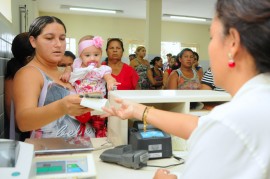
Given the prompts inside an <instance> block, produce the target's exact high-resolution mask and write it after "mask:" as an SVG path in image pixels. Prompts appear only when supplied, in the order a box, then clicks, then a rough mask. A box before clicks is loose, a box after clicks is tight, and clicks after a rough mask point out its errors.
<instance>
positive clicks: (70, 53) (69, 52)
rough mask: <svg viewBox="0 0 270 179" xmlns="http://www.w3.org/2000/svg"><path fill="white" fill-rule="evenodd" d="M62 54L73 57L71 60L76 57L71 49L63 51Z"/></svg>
mask: <svg viewBox="0 0 270 179" xmlns="http://www.w3.org/2000/svg"><path fill="white" fill-rule="evenodd" d="M64 56H66V57H71V58H72V59H73V61H74V60H75V58H76V56H75V55H74V54H73V53H72V52H71V51H68V50H66V51H65V53H64Z"/></svg>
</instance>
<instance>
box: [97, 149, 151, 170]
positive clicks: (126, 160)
mask: <svg viewBox="0 0 270 179" xmlns="http://www.w3.org/2000/svg"><path fill="white" fill-rule="evenodd" d="M99 158H100V159H101V160H102V161H104V162H109V163H116V164H119V165H122V166H125V167H128V168H133V169H139V168H142V167H144V166H146V164H147V161H148V152H147V151H146V150H132V147H131V145H120V146H117V147H115V148H113V149H108V150H106V151H104V152H103V153H102V154H101V155H100V157H99Z"/></svg>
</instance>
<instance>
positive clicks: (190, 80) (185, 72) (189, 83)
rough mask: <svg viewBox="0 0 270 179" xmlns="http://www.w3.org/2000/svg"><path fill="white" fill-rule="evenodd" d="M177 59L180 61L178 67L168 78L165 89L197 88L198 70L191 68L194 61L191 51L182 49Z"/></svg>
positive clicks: (198, 85) (198, 83)
mask: <svg viewBox="0 0 270 179" xmlns="http://www.w3.org/2000/svg"><path fill="white" fill-rule="evenodd" d="M177 60H179V62H180V63H181V66H180V68H178V69H177V70H174V71H173V72H172V73H171V75H170V76H169V78H168V84H167V89H179V90H198V89H200V80H199V75H198V72H197V71H196V70H195V69H193V68H192V65H193V62H194V56H193V51H192V50H191V49H189V48H185V49H183V50H182V51H181V52H180V53H179V54H178V55H177Z"/></svg>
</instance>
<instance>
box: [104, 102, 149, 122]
mask: <svg viewBox="0 0 270 179" xmlns="http://www.w3.org/2000/svg"><path fill="white" fill-rule="evenodd" d="M115 102H116V103H118V104H120V107H119V108H117V109H116V108H115V107H114V106H111V107H109V108H107V107H102V109H103V111H105V112H106V114H104V115H102V116H101V117H108V116H118V117H120V118H122V119H130V118H137V119H142V113H143V111H144V109H145V106H144V105H142V104H138V103H135V102H132V101H128V100H122V99H115Z"/></svg>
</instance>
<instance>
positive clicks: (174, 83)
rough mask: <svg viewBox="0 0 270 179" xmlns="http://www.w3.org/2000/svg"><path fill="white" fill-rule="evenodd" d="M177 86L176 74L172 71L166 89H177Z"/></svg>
mask: <svg viewBox="0 0 270 179" xmlns="http://www.w3.org/2000/svg"><path fill="white" fill-rule="evenodd" d="M177 86H178V73H177V71H172V72H171V74H170V76H169V78H168V83H167V89H177Z"/></svg>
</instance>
